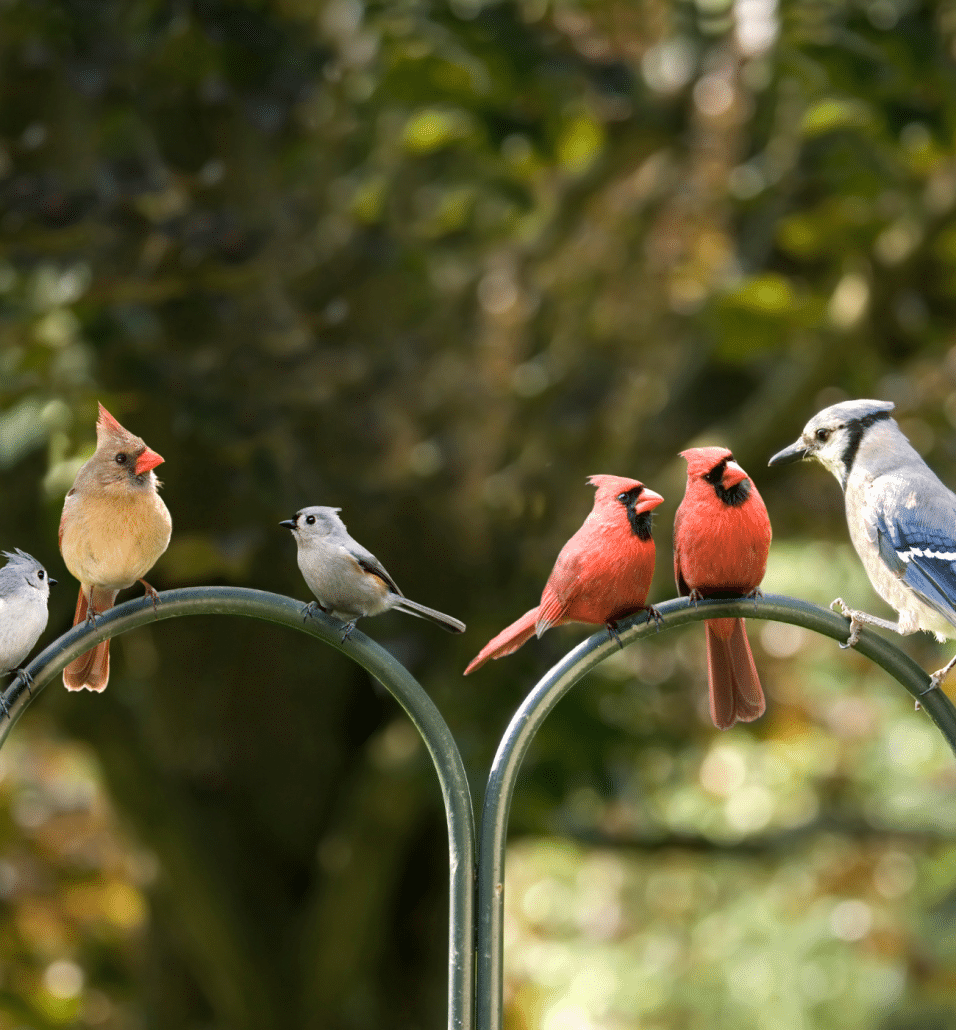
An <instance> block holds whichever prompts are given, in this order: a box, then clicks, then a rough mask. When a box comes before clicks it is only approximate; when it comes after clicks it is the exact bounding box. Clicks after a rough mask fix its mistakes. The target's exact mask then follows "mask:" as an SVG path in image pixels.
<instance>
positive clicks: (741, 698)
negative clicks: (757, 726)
mask: <svg viewBox="0 0 956 1030" xmlns="http://www.w3.org/2000/svg"><path fill="white" fill-rule="evenodd" d="M706 626H707V680H708V683H709V685H710V716H711V718H712V719H713V720H714V725H715V726H716V727H718V729H722V730H728V729H730V727H731V726H733V724H734V723H735V722H738V721H740V722H753V720H754V719H759V718H760V716H761V715H763V713H764V712H765V711H766V708H767V702H766V700H765V699H764V696H763V690H762V689H761V687H760V680H759V679H758V678H757V667H756V666H755V665H754V656H753V654H752V653H751V651H750V641H749V640H747V630H746V627H745V625H744V620H743V619H710V620H708V622H707V623H706Z"/></svg>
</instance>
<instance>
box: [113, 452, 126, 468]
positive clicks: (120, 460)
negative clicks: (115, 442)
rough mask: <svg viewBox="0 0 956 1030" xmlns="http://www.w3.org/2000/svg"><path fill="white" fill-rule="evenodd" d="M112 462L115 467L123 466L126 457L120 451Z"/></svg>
mask: <svg viewBox="0 0 956 1030" xmlns="http://www.w3.org/2000/svg"><path fill="white" fill-rule="evenodd" d="M113 460H114V461H115V462H116V464H117V465H125V464H126V455H125V454H124V453H123V452H122V451H120V453H119V454H117V455H116V457H115V458H114V459H113Z"/></svg>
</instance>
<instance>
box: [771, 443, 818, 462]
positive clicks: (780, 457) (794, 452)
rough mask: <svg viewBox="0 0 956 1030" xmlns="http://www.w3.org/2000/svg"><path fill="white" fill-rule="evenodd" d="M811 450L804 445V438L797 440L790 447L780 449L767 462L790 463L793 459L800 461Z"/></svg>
mask: <svg viewBox="0 0 956 1030" xmlns="http://www.w3.org/2000/svg"><path fill="white" fill-rule="evenodd" d="M809 453H810V452H809V451H808V450H807V448H806V447H804V445H803V441H802V440H797V442H796V443H792V444H790V446H789V447H784V449H783V450H782V451H778V452H777V453H776V454H775V455H774V456H773V457H772V458H771V459H770V461H768V462H767V464H768V465H789V464H790V462H792V461H800V460H802V459H803V458H806V457H807V456H808V455H809Z"/></svg>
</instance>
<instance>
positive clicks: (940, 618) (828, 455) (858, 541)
mask: <svg viewBox="0 0 956 1030" xmlns="http://www.w3.org/2000/svg"><path fill="white" fill-rule="evenodd" d="M892 410H893V405H892V404H891V403H889V402H888V401H873V400H857V401H844V402H843V403H842V404H834V405H832V406H831V407H829V408H824V409H823V411H820V412H818V413H817V414H816V415H814V416H813V418H811V419H810V421H809V422H808V423H807V424H806V426H805V428H804V430H803V434H802V436H801V437H800V439H799V440H797V441H796V442H795V443H793V444H791V445H790V446H789V447H785V448H784V449H783V450H782V451H780V453H779V454H775V455H774V456H773V457H772V458H771V459H770V464H771V465H783V464H786V463H788V462H791V461H798V460H800V459H801V458H815V459H816V460H817V461H819V462H820V464H821V465H823V466H824V467H826V468H828V469H829V470H830V471H831V472H832V473H833V474H834V475H835V476H836V477H837V479H838V480H839V481H840V485H841V486H842V487H843V492H844V494H845V497H846V520H847V524H848V526H849V529H850V539H851V540H852V541H853V546H854V547H855V548H856V552H857V554H859V556H860V559H861V560H862V562H863V567H864V569H866V574H867V575H868V576H869V578H870V582H871V583H872V584H873V586H874V588H875V589H876V592H877V593H878V594H879V595H880V597H882V598H883V599H884V600H885V601H886V602H887V603H888V604H889V605H890V606H891V607H893V608H894V609H895V610H896V611H897V613H898V614H899V620H898V621H897V622H895V623H893V622H890V621H888V620H887V619H880V618H877V617H876V616H875V615H868V614H867V613H866V612H861V611H857V610H855V609H853V608H850V606H849V605H847V604H846V602H845V601H844V600H843V599H842V598H840V597H838V598H837V599H836V600H835V601H834V602H833V603H832V604H831V605H830V607H831V608H839V609H840V610H841V611H842V612H843V614H844V615H846V616H848V617H849V619H850V636H849V639H848V640H847V642H846V643H845V644H843V645H842V646H843V647H851V646H852V645H853V644H855V643H856V642H857V641H858V640H859V637H860V628H861V626H863V625H869V626H879V627H880V628H881V629H888V630H892V631H893V632H895V633H899V634H901V635H903V636H905V635H907V634H909V633H915V632H916V631H917V630H925V631H926V632H927V633H933V634H935V636H936V639H937V640H946V639H947V638H948V639H952V638H954V637H956V494H954V493H953V491H952V490H950V489H949V488H948V487H946V486H944V485H943V483H941V482H940V480H939V478H938V477H937V476H936V474H935V473H934V472H933V470H932V469H931V468H930V467H929V466H928V465H927V464H926V462H925V461H923V459H922V458H921V457H920V456H919V454H917V453H916V451H915V450H914V449H913V447H912V445H911V444H910V442H909V440H907V439H906V437H905V436H904V435H903V433H902V432H901V431H900V427H899V426H898V425H897V423H896V420H895V419H893V418H892V417H891V416H890V412H891V411H892ZM954 665H956V657H954V658H953V659H952V661H950V662H949V663H948V664H947V665H946V666H944V667H943V668H942V669H940V670H938V671H937V672H934V673H933V675H932V676H931V677H930V686H929V688H927V689H932V688H933V687H938V686H939V685H940V683H941V682H942V681H943V679H944V678H945V676H946V674H947V673H948V672H949V671H950V669H952V668H953V666H954Z"/></svg>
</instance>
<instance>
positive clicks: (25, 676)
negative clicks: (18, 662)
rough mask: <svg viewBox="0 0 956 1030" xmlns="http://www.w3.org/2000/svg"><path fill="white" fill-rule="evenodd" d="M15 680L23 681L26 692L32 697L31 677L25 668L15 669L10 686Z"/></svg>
mask: <svg viewBox="0 0 956 1030" xmlns="http://www.w3.org/2000/svg"><path fill="white" fill-rule="evenodd" d="M17 680H21V681H22V682H23V685H24V686H25V687H26V688H27V693H28V694H29V695H30V697H33V689H32V688H33V677H32V676H31V675H30V673H28V672H27V670H26V669H17V674H16V676H14V677H13V682H12V683H11V684H10V686H11V687H12V686H13V684H14V683H16V682H17Z"/></svg>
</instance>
